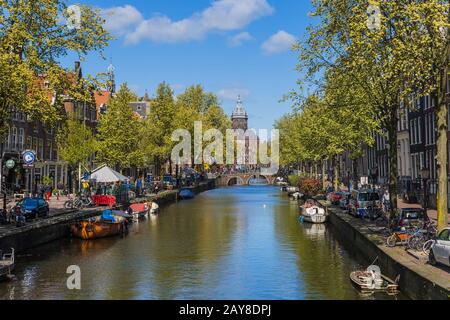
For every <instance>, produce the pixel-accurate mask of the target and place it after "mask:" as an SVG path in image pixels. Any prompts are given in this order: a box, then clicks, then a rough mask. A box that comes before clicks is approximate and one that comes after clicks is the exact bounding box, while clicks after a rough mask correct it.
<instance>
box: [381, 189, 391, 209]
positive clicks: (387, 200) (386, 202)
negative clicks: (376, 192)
mask: <svg viewBox="0 0 450 320" xmlns="http://www.w3.org/2000/svg"><path fill="white" fill-rule="evenodd" d="M381 201H382V202H383V208H384V212H388V210H389V205H390V197H389V190H388V189H385V190H384V194H383V197H382V198H381Z"/></svg>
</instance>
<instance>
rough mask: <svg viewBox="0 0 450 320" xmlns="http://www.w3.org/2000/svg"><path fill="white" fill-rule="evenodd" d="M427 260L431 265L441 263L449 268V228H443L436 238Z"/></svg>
mask: <svg viewBox="0 0 450 320" xmlns="http://www.w3.org/2000/svg"><path fill="white" fill-rule="evenodd" d="M428 260H429V262H430V264H432V265H436V264H438V263H441V264H444V265H446V266H448V267H450V227H449V228H444V229H443V230H442V231H441V232H440V233H439V235H438V236H437V237H436V241H435V242H434V244H433V245H432V246H431V250H430V254H429V257H428Z"/></svg>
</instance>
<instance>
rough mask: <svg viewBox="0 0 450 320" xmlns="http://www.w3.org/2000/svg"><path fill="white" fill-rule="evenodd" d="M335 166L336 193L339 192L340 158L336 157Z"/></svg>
mask: <svg viewBox="0 0 450 320" xmlns="http://www.w3.org/2000/svg"><path fill="white" fill-rule="evenodd" d="M333 164H334V177H333V178H334V191H338V188H339V156H335V157H334V159H333Z"/></svg>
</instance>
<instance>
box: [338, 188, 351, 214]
mask: <svg viewBox="0 0 450 320" xmlns="http://www.w3.org/2000/svg"><path fill="white" fill-rule="evenodd" d="M342 194H343V195H342V197H341V199H340V200H339V208H341V209H342V210H347V209H348V203H349V201H350V197H351V195H352V194H351V193H350V192H343V193H342Z"/></svg>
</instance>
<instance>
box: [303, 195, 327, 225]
mask: <svg viewBox="0 0 450 320" xmlns="http://www.w3.org/2000/svg"><path fill="white" fill-rule="evenodd" d="M300 214H301V216H300V219H301V220H302V221H305V222H310V223H325V222H326V221H327V211H326V209H325V208H323V207H322V206H321V205H320V204H319V203H317V201H315V200H312V199H310V200H307V201H306V202H305V204H304V205H302V206H300Z"/></svg>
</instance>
